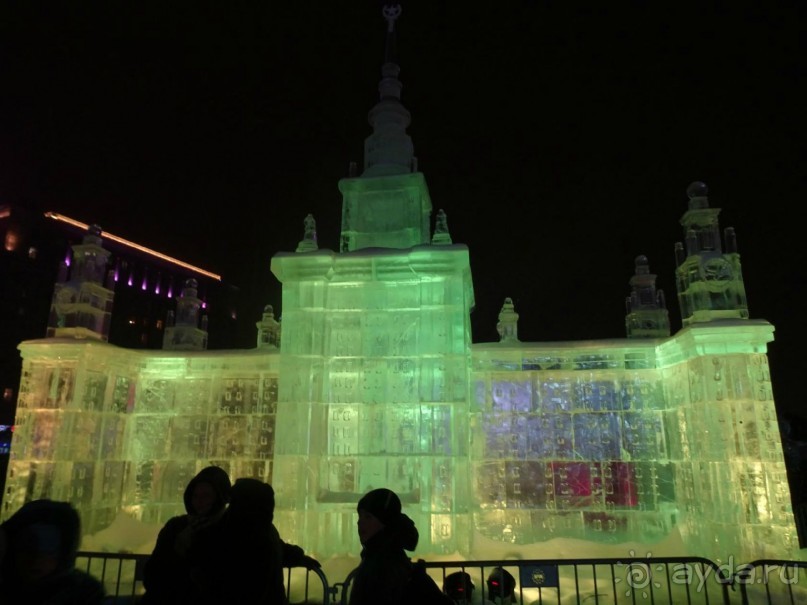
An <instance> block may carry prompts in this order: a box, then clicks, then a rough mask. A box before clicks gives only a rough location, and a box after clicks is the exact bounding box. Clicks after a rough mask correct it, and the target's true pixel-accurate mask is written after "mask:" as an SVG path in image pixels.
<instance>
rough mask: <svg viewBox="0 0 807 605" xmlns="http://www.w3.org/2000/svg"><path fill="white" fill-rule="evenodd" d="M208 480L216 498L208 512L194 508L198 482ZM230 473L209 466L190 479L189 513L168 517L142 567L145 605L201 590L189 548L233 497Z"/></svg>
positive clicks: (191, 595)
mask: <svg viewBox="0 0 807 605" xmlns="http://www.w3.org/2000/svg"><path fill="white" fill-rule="evenodd" d="M202 482H204V483H208V484H209V485H210V486H211V487H212V488H213V491H214V493H215V494H216V501H215V503H214V505H213V507H212V509H211V510H210V512H209V513H208V514H207V515H200V514H197V511H195V510H194V509H193V492H194V489H195V488H196V486H197V485H198V484H199V483H202ZM230 490H231V484H230V477H229V476H228V475H227V473H226V472H225V471H224V469H222V468H220V467H218V466H208V467H205V468H203V469H202V470H201V471H199V473H198V474H197V475H196V476H195V477H194V478H193V479H191V480H190V481H189V482H188V485H187V487H186V488H185V493H184V495H183V501H184V503H185V510H186V511H187V514H185V515H179V516H177V517H173V518H171V519H169V520H168V522H167V523H166V524H165V525H164V526H163V528H162V529H161V530H160V533H159V535H158V536H157V542H156V544H155V545H154V551H153V552H152V553H151V556H150V557H149V558H148V560H147V561H146V565H145V567H144V569H143V586H144V587H145V589H146V592H145V594H144V595H143V599H142V600H141V603H143V604H144V605H146V604H148V605H161V604H166V605H167V604H169V603H170V604H172V605H174V604H178V603H183V602H186V601H192V600H193V599H194V595H195V594H196V593H197V592H198V589H197V588H196V586H195V582H194V581H193V580H192V578H191V568H190V565H189V562H188V558H187V555H188V551H189V550H190V548H191V546H192V544H193V542H194V540H195V539H196V537H197V536H198V534H199V533H200V531H201V530H202V529H203V528H205V527H207V526H208V525H210V524H212V523H214V522H215V521H216V520H217V519H219V518H220V517H221V516H222V514H223V513H224V510H225V508H226V507H227V503H228V502H229V501H230Z"/></svg>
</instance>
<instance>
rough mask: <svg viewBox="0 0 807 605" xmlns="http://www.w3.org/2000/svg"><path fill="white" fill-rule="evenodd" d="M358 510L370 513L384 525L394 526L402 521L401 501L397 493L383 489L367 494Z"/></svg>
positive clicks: (357, 507) (360, 501)
mask: <svg viewBox="0 0 807 605" xmlns="http://www.w3.org/2000/svg"><path fill="white" fill-rule="evenodd" d="M356 510H359V511H362V510H363V511H365V512H368V513H370V514H371V515H373V516H374V517H375V518H376V519H378V520H379V521H381V523H383V524H384V525H394V524H396V522H398V521H399V520H400V516H401V499H400V498H399V497H398V496H397V494H396V493H395V492H393V491H391V490H388V489H386V488H384V487H381V488H379V489H374V490H373V491H371V492H368V493H367V494H365V496H364V497H363V498H362V499H361V500H359V504H358V506H356Z"/></svg>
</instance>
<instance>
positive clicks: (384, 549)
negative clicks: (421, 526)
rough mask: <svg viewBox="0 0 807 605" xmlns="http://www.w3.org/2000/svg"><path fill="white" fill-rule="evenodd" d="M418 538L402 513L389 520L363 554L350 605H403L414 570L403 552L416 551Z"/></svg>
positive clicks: (409, 521)
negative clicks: (401, 603) (405, 592)
mask: <svg viewBox="0 0 807 605" xmlns="http://www.w3.org/2000/svg"><path fill="white" fill-rule="evenodd" d="M418 537H419V536H418V530H417V528H416V527H415V523H414V521H412V519H410V518H409V517H408V516H407V515H405V514H403V513H399V514H398V515H397V516H396V517H394V518H390V519H388V521H387V524H385V525H384V527H383V528H382V529H381V530H380V531H379V532H378V533H376V534H375V535H374V536H373V537H372V538H370V539H369V540H368V541H367V543H366V544H365V545H364V548H363V549H362V551H361V563H359V567H358V568H357V569H356V574H355V575H354V577H353V587H352V589H351V591H350V599H349V603H350V605H376V604H377V603H379V602H384V603H385V604H387V605H395V604H397V603H400V602H401V600H402V595H403V594H404V588H405V586H406V584H407V582H408V581H409V578H410V576H411V575H412V569H413V566H412V561H411V559H410V558H409V556H408V555H407V554H406V553H405V552H404V551H405V550H409V551H412V550H415V548H416V547H417V543H418Z"/></svg>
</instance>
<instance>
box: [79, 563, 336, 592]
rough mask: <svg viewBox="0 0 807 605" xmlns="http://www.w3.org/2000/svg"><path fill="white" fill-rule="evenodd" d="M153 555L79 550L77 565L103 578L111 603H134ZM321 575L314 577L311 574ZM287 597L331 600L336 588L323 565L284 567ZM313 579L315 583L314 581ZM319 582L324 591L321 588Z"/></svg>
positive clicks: (140, 590) (141, 589)
mask: <svg viewBox="0 0 807 605" xmlns="http://www.w3.org/2000/svg"><path fill="white" fill-rule="evenodd" d="M148 558H149V555H143V554H141V555H133V554H122V553H103V552H86V551H82V552H79V553H78V557H77V558H76V567H77V568H78V569H81V570H83V571H86V572H87V573H89V574H91V575H93V576H94V577H95V578H97V579H99V580H100V581H101V582H102V583H103V584H104V588H105V589H106V593H107V599H106V603H108V604H109V605H113V604H114V605H133V604H134V603H137V601H138V599H139V598H140V595H142V594H143V592H144V589H143V569H144V567H145V564H146V560H147V559H148ZM312 574H313V575H315V576H316V577H317V579H316V580H313V579H312V577H311V575H312ZM283 579H284V582H285V585H286V597H287V598H288V600H289V602H290V603H323V604H325V603H328V602H329V601H330V600H331V595H332V589H331V587H330V586H329V585H328V580H327V578H326V577H325V574H324V573H322V570H321V569H308V568H306V567H286V568H284V578H283ZM312 582H313V584H312ZM317 583H318V584H319V585H320V586H321V587H322V592H319V590H318V589H317Z"/></svg>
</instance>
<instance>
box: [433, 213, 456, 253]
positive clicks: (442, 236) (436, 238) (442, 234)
mask: <svg viewBox="0 0 807 605" xmlns="http://www.w3.org/2000/svg"><path fill="white" fill-rule="evenodd" d="M452 243H453V242H452V241H451V234H450V233H449V232H448V219H447V217H446V213H445V212H444V211H443V209H442V208H440V210H438V211H437V217H436V218H435V221H434V235H433V236H432V244H435V245H448V244H452Z"/></svg>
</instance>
